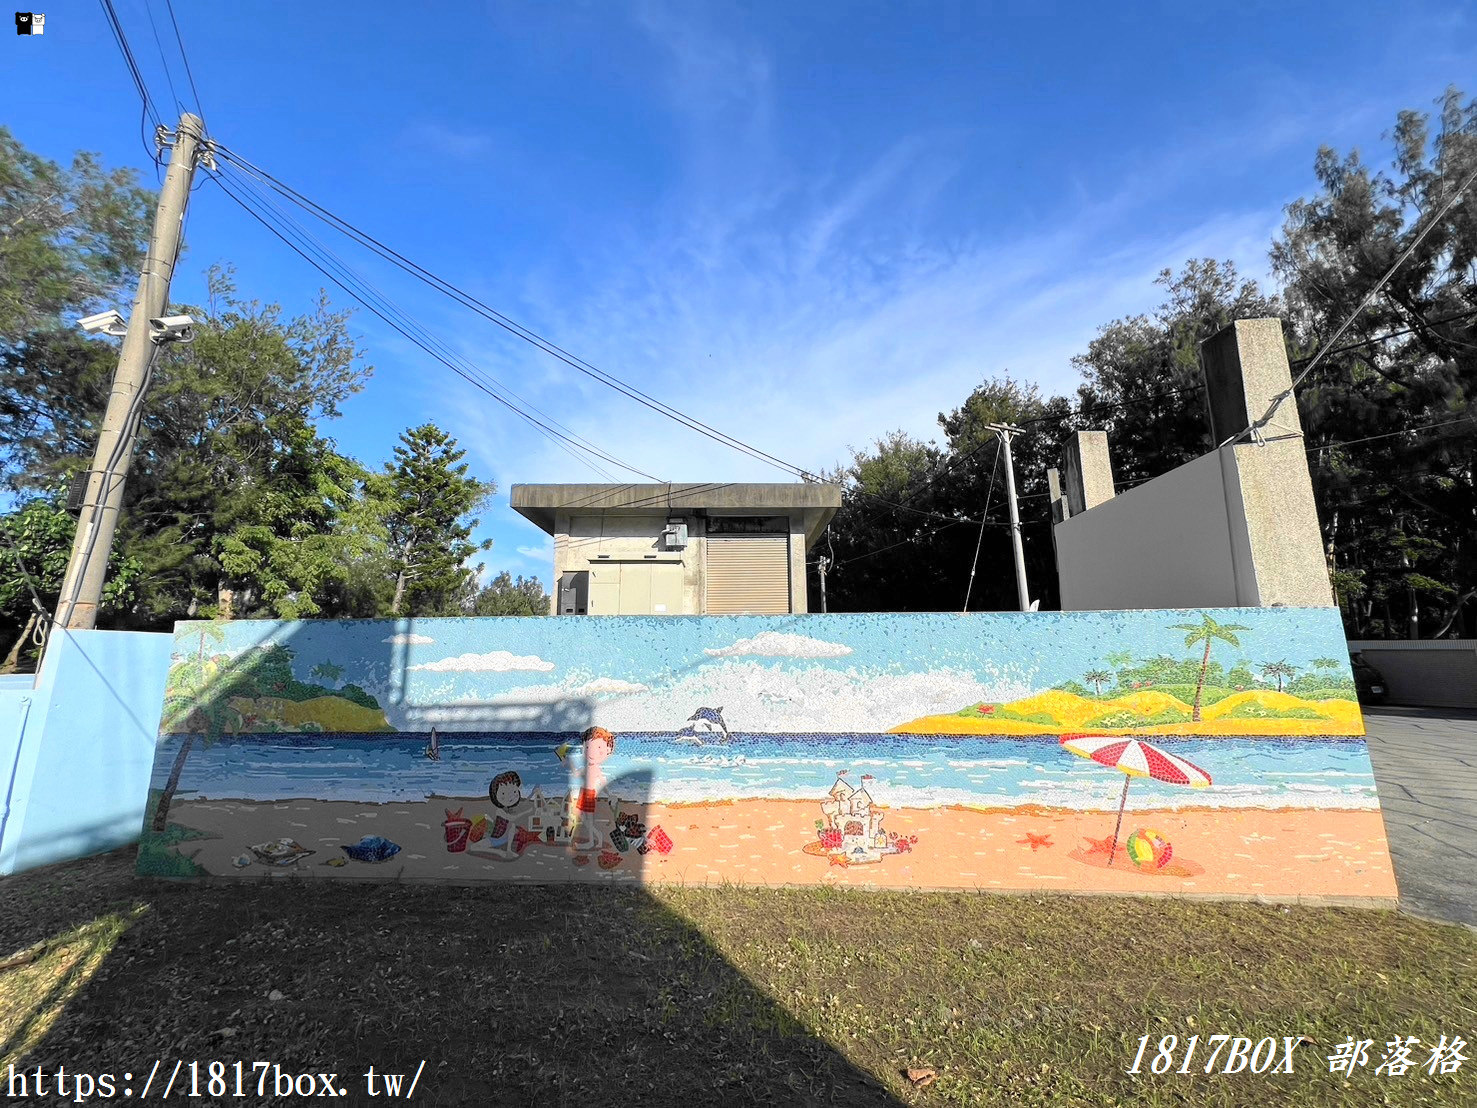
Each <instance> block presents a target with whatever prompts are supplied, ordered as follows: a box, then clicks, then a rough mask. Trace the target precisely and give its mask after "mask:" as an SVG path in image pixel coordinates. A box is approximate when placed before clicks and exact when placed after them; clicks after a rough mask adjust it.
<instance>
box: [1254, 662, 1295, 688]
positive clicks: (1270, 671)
mask: <svg viewBox="0 0 1477 1108" xmlns="http://www.w3.org/2000/svg"><path fill="white" fill-rule="evenodd" d="M1259 668H1260V669H1261V671H1262V676H1263V677H1268V678H1276V679H1277V691H1278V692H1281V691H1282V679H1283V678H1284V677H1285V678H1287V679H1288V680H1289V681H1290V680H1292V678H1294V677H1296V676H1297V667H1296V666H1290V665H1288V664H1287V662H1286V661H1285V660H1284V661H1280V662H1263V663H1262V664H1261V666H1260V667H1259Z"/></svg>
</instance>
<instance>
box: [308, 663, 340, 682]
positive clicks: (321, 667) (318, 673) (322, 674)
mask: <svg viewBox="0 0 1477 1108" xmlns="http://www.w3.org/2000/svg"><path fill="white" fill-rule="evenodd" d="M343 675H344V667H343V666H341V665H339V664H337V663H336V662H319V663H318V664H317V665H316V666H314V667H313V668H312V669H311V670H309V671H308V676H309V677H314V678H316V679H317V680H319V681H327V682H328V683H329V684H330V685H332V686H333V687H335V688H337V687H338V680H339V678H340V677H342V676H343Z"/></svg>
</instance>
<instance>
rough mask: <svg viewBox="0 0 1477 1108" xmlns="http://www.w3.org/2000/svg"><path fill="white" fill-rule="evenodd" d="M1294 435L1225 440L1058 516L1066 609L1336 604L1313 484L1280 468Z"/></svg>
mask: <svg viewBox="0 0 1477 1108" xmlns="http://www.w3.org/2000/svg"><path fill="white" fill-rule="evenodd" d="M1301 441H1302V440H1301V439H1297V440H1292V441H1290V442H1275V443H1268V444H1266V445H1252V444H1246V443H1243V444H1239V445H1235V446H1226V447H1222V448H1221V449H1219V450H1216V451H1212V452H1211V453H1209V454H1206V455H1204V456H1202V457H1199V458H1196V459H1195V460H1194V461H1192V462H1187V463H1186V464H1184V465H1182V466H1180V467H1179V468H1178V469H1174V470H1171V471H1170V472H1168V473H1166V474H1163V475H1162V476H1160V477H1156V478H1154V479H1153V480H1152V481H1146V482H1144V483H1143V484H1141V485H1137V486H1135V487H1133V488H1131V489H1128V490H1127V491H1125V492H1122V493H1120V494H1118V495H1117V496H1114V497H1113V498H1112V499H1110V500H1107V501H1104V502H1103V503H1100V504H1098V505H1097V506H1096V507H1094V508H1092V509H1091V510H1090V511H1087V512H1083V513H1082V514H1080V515H1074V516H1071V517H1070V518H1068V519H1066V520H1064V521H1062V522H1061V523H1058V524H1056V525H1055V527H1054V529H1053V534H1054V536H1055V539H1056V554H1057V572H1058V576H1059V578H1060V585H1061V597H1062V608H1063V609H1064V610H1066V611H1098V610H1106V609H1113V608H1165V607H1180V606H1190V605H1227V606H1231V605H1244V606H1251V607H1272V606H1286V607H1330V606H1332V604H1333V594H1332V592H1331V590H1330V588H1329V584H1328V573H1327V570H1326V568H1325V566H1324V562H1323V551H1322V548H1321V546H1320V544H1319V538H1318V528H1317V518H1318V517H1317V512H1316V509H1315V506H1314V504H1313V496H1312V487H1311V486H1310V485H1308V484H1307V483H1306V482H1301V483H1299V482H1297V481H1291V480H1288V479H1287V475H1288V472H1289V471H1290V470H1293V469H1295V468H1296V467H1298V466H1302V467H1303V469H1304V471H1305V472H1306V468H1307V467H1306V462H1305V460H1304V459H1303V456H1302V446H1301ZM1289 452H1290V453H1289ZM1310 521H1311V522H1310Z"/></svg>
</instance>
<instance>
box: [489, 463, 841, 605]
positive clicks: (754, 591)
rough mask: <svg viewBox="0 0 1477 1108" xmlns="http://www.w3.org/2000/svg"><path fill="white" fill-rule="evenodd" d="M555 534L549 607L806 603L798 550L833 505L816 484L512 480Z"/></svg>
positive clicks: (534, 516) (834, 493) (520, 497)
mask: <svg viewBox="0 0 1477 1108" xmlns="http://www.w3.org/2000/svg"><path fill="white" fill-rule="evenodd" d="M511 500H512V506H513V510H514V511H515V512H517V513H519V514H520V515H522V516H523V517H524V518H526V519H529V520H531V521H532V522H533V523H535V524H537V525H538V526H539V527H540V528H541V529H543V531H544V532H546V533H547V534H549V535H552V536H553V537H554V581H555V588H554V598H553V599H554V604H553V608H554V614H556V615H703V614H708V615H738V614H743V613H757V614H785V613H789V612H805V611H807V610H808V607H807V599H806V590H805V555H806V552H807V551H809V550H810V549H811V547H813V546H814V545H815V543H816V542H817V540H819V539H820V537H821V535H822V534H823V533H824V531H825V529H826V525H827V524H828V523H830V522H831V518H832V517H833V516H834V515H835V514H836V510H837V509H838V508H839V507H840V506H841V489H840V488H839V487H838V486H836V485H823V484H723V483H709V484H680V485H678V484H662V485H514V486H513V489H512V495H511Z"/></svg>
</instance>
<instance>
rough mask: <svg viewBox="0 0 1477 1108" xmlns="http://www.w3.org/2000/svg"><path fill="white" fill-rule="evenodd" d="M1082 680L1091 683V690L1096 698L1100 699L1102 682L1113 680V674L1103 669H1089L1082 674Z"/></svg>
mask: <svg viewBox="0 0 1477 1108" xmlns="http://www.w3.org/2000/svg"><path fill="white" fill-rule="evenodd" d="M1082 680H1084V681H1086V682H1088V683H1089V684H1090V685H1092V690H1093V692H1094V693H1095V694H1096V695H1097V697H1098V699H1100V700H1101V699H1102V695H1103V682H1104V681H1111V680H1113V675H1112V674H1111V673H1109V672H1108V671H1107V670H1105V669H1090V670H1088V671H1087V672H1086V673H1084V674H1083V675H1082Z"/></svg>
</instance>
